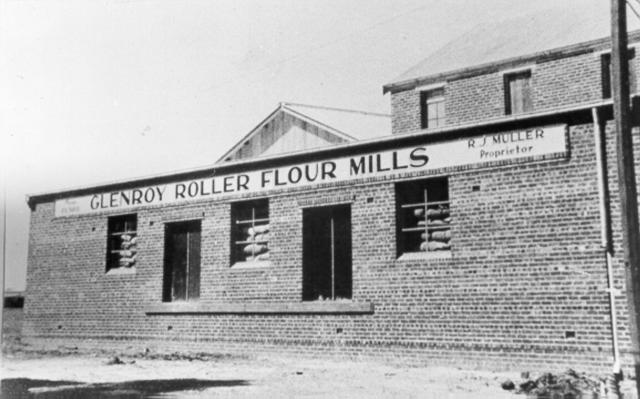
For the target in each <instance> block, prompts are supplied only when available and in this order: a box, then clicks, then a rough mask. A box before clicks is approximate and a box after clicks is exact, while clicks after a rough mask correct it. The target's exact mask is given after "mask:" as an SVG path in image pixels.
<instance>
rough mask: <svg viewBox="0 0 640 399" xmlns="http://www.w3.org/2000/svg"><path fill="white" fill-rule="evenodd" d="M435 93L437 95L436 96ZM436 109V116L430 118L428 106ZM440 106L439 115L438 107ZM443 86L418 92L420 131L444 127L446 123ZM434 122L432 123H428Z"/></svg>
mask: <svg viewBox="0 0 640 399" xmlns="http://www.w3.org/2000/svg"><path fill="white" fill-rule="evenodd" d="M436 93H437V94H436ZM430 105H434V106H435V107H436V111H437V116H436V117H435V118H430V117H429V116H430V114H431V113H430V112H429V106H430ZM440 105H441V106H442V109H441V110H442V113H441V114H440V112H439V111H440V108H439V106H440ZM445 107H446V104H445V86H438V87H431V88H428V89H424V90H421V91H420V126H421V128H422V129H435V128H439V127H444V125H445V123H446V117H447V112H446V108H445ZM432 121H435V124H434V123H430V122H432Z"/></svg>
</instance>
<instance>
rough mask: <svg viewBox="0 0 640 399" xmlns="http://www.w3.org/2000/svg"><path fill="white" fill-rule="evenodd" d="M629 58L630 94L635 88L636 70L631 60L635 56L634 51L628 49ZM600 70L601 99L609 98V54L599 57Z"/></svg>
mask: <svg viewBox="0 0 640 399" xmlns="http://www.w3.org/2000/svg"><path fill="white" fill-rule="evenodd" d="M627 56H628V58H629V87H631V88H632V90H631V92H634V91H635V90H634V89H633V88H635V87H636V69H635V68H634V63H633V59H634V58H635V56H636V52H635V49H629V52H628V53H627ZM600 64H601V70H602V98H611V53H606V54H602V56H601V57H600Z"/></svg>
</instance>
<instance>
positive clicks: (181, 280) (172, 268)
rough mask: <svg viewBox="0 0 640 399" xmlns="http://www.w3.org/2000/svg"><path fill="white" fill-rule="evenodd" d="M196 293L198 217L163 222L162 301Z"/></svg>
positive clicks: (198, 265) (198, 247)
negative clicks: (190, 219) (174, 221)
mask: <svg viewBox="0 0 640 399" xmlns="http://www.w3.org/2000/svg"><path fill="white" fill-rule="evenodd" d="M199 297H200V221H199V220H195V221H189V222H178V223H169V224H167V225H166V226H165V243H164V284H163V290H162V300H163V301H164V302H171V301H186V300H194V299H198V298H199Z"/></svg>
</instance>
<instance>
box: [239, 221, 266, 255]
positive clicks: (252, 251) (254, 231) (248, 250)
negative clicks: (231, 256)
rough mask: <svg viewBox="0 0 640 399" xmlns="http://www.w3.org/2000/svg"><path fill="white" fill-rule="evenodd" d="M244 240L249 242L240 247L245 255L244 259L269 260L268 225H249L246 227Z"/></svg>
mask: <svg viewBox="0 0 640 399" xmlns="http://www.w3.org/2000/svg"><path fill="white" fill-rule="evenodd" d="M245 241H248V242H250V244H248V245H246V246H245V247H244V248H242V251H243V252H244V254H245V255H246V256H247V257H246V261H247V262H251V261H255V260H269V225H268V224H263V225H260V226H254V227H249V228H248V229H247V238H246V240H245Z"/></svg>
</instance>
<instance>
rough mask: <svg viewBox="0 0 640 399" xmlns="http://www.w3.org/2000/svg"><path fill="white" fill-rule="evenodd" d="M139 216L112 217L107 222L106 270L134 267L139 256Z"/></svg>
mask: <svg viewBox="0 0 640 399" xmlns="http://www.w3.org/2000/svg"><path fill="white" fill-rule="evenodd" d="M137 219H138V218H137V215H135V214H134V215H122V216H113V217H110V218H109V219H108V221H107V227H108V228H107V262H106V263H107V265H106V270H107V271H109V270H111V269H116V268H119V267H132V266H134V265H135V262H136V254H137V251H138V250H137V241H138V238H137V232H136V228H137Z"/></svg>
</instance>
